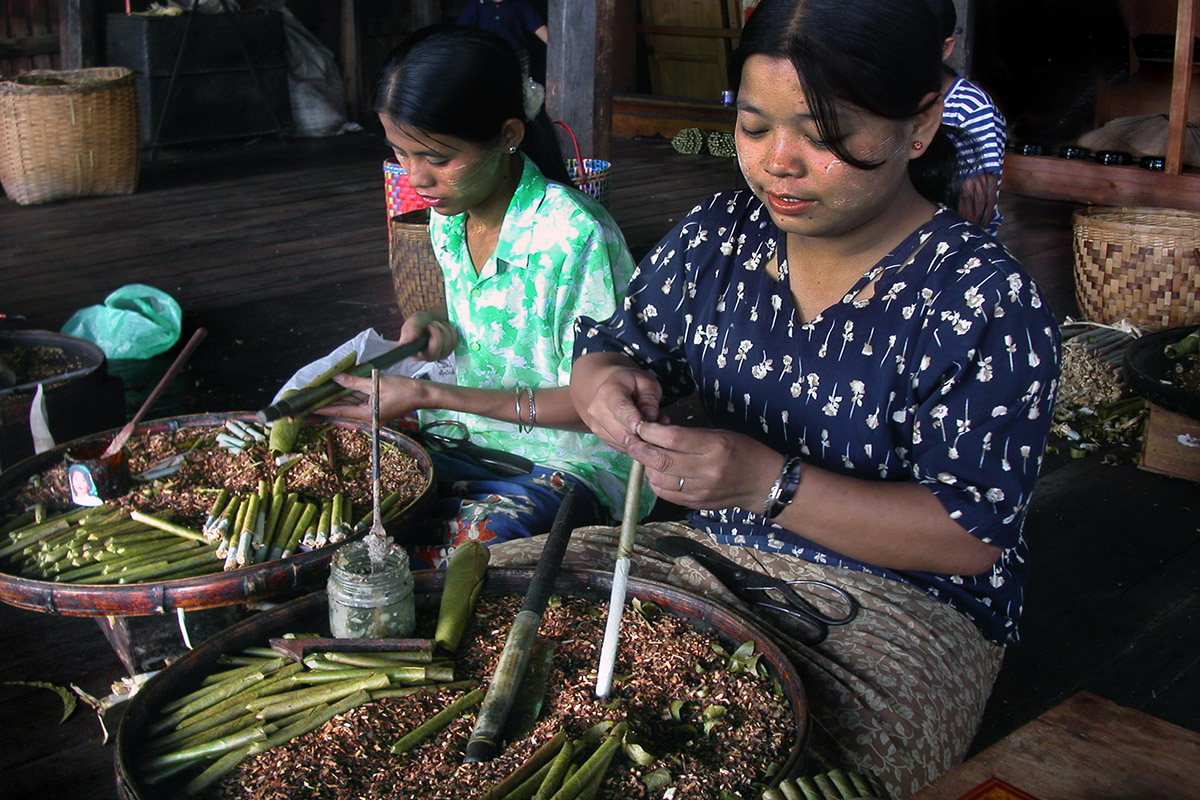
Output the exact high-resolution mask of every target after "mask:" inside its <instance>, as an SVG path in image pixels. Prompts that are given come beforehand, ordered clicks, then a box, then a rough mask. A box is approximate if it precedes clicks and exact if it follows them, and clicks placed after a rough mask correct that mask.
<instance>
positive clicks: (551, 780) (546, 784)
mask: <svg viewBox="0 0 1200 800" xmlns="http://www.w3.org/2000/svg"><path fill="white" fill-rule="evenodd" d="M576 747H577V745H576V744H575V743H574V742H572V741H571V740H570V739H568V740H567V741H565V742H563V743H562V747H560V748H559V749H558V755H556V756H555V757H554V761H553V762H551V764H550V771H549V772H547V773H546V777H545V779H543V780H542V784H541V786H539V787H538V790H537V791H536V792H534V795H533V800H549V798H551V797H553V796H554V793H555V792H557V791H558V790H559V788H560V787H561V786H562V784H563V780H565V779H566V777H567V767H569V766H570V765H571V759H572V758H573V757H574V756H575V749H576Z"/></svg>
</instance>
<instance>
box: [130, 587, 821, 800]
mask: <svg viewBox="0 0 1200 800" xmlns="http://www.w3.org/2000/svg"><path fill="white" fill-rule="evenodd" d="M445 574H446V573H445V570H418V571H417V572H414V573H413V578H414V581H415V584H416V586H415V591H416V598H417V614H418V616H421V615H428V614H436V613H437V607H438V603H439V602H440V599H441V594H442V584H443V581H444V580H445ZM532 577H533V570H529V569H495V568H493V569H489V570H488V573H487V580H486V582H485V583H484V586H483V591H482V594H484V595H499V594H524V592H525V590H526V589H527V588H528V587H529V582H530V580H531V579H532ZM611 586H612V575H611V574H610V573H606V572H597V571H593V570H563V571H562V572H561V573H560V574H559V576H558V578H557V580H556V581H555V584H554V590H555V592H557V593H558V594H560V595H567V596H572V597H585V598H590V599H593V600H595V601H596V602H597V603H606V602H607V601H608V599H609V597H610V594H611ZM627 595H628V597H630V598H633V597H636V598H638V599H639V600H642V601H649V602H652V603H654V604H656V605H658V606H659V607H661V608H662V609H664V610H666V611H669V612H671V613H673V614H676V615H678V616H680V617H683V618H684V619H686V620H688V621H689V622H690V623H691V625H692V626H693V627H694V628H695V629H696V630H699V631H703V632H710V633H714V634H715V635H716V636H718V638H720V640H721V641H722V643H723V644H724V645H726V646H728V647H729V648H730V649H731V650H732V649H734V648H736V647H737V646H738V645H740V644H742V643H743V642H747V641H753V642H754V643H755V647H756V648H757V650H758V651H759V652H760V653H761V654H762V657H761V659H762V660H761V662H760V663H763V664H765V665H766V667H767V670H768V673H769V674H770V675H771V676H772V677H773V678H774V679H775V680H777V681H778V682H779V685H780V688H781V690H782V692H783V695H784V697H785V698H787V701H788V703H789V706H790V709H791V718H792V724H793V725H794V733H795V739H794V740H793V743H792V747H791V749H790V750H789V753H788V757H787V759H786V760H785V761H784V763H783V764H782V765H780V766H781V768H780V770H779V772H778V773H776V775H774V776H773V777H772V778H771V780H772V781H773V782H775V783H777V782H778V781H780V780H782V779H784V778H795V777H796V776H798V775H800V774H801V771H802V770H803V768H804V751H805V744H806V741H807V735H806V734H807V731H808V700H807V698H806V696H805V693H804V685H803V683H802V682H801V680H800V676H799V674H798V673H797V672H796V668H795V667H794V666H793V665H792V663H791V662H790V661H789V660H788V658H787V656H786V655H784V653H783V651H782V650H780V649H779V647H778V645H776V644H775V643H774V642H773V641H772V640H771V639H770V637H769V636H767V634H765V633H764V632H763V631H762V630H761V629H760V628H758V627H757V626H756V625H754V623H753V622H751V621H750V620H748V619H747V618H745V617H743V616H741V615H740V614H737V613H735V612H733V611H731V610H729V609H727V608H725V607H724V606H719V605H716V604H715V603H712V602H711V601H709V600H706V599H704V598H703V597H700V596H698V595H695V594H692V593H691V592H688V591H685V590H683V589H680V588H678V587H675V586H670V585H668V584H664V583H658V582H656V581H650V580H644V579H641V578H630V579H629V585H628V589H627ZM327 608H328V606H327V602H326V596H325V593H324V592H313V593H312V594H309V595H306V596H304V597H299V598H296V599H294V600H291V601H289V602H287V603H283V604H281V605H279V606H276V607H275V608H274V609H272V610H270V611H264V612H261V613H259V614H256V615H255V616H253V617H250V618H248V619H245V620H243V621H241V622H239V623H237V624H235V625H233V626H231V627H229V628H227V629H226V630H224V631H223V632H221V633H219V634H217V635H216V636H213V637H211V638H210V639H208V640H207V641H205V642H204V644H202V645H200V646H199V647H197V648H196V649H195V650H192V651H191V652H189V653H188V654H187V655H186V656H184V657H183V658H181V659H179V660H178V661H176V662H175V663H173V664H171V666H169V667H167V668H166V669H164V670H163V671H161V672H160V673H158V674H157V675H155V676H154V677H153V678H151V679H150V680H149V681H148V682H147V683H146V684H145V686H143V687H142V689H141V691H139V692H138V693H137V694H136V695H134V697H133V699H132V700H130V701H129V707H128V709H127V710H126V712H125V716H124V717H123V718H122V719H121V724H120V727H119V728H118V729H117V738H116V748H115V749H114V752H113V761H114V767H115V770H116V779H117V789H118V793H119V794H120V796H121V797H122V798H124V800H167V799H168V798H174V797H175V795H174V794H173V793H172V791H170V790H169V788H168V786H167V784H166V783H164V784H161V785H157V786H152V785H149V784H146V783H145V782H143V781H141V780H140V779H139V778H138V772H137V769H136V763H137V762H136V758H137V755H138V750H139V748H140V746H141V744H142V743H143V741H144V739H145V732H146V729H147V727H148V725H149V723H150V721H151V720H153V719H155V718H156V717H157V714H158V710H159V709H160V708H161V707H162V706H163V705H165V704H166V703H169V702H170V701H172V700H174V699H175V698H177V697H181V696H183V695H185V694H187V693H188V692H190V691H192V690H194V689H196V688H197V687H198V686H199V685H200V682H201V681H202V680H203V678H204V677H205V676H206V675H207V674H209V673H210V672H213V671H214V670H215V669H217V665H216V661H217V659H218V658H219V657H220V656H221V655H222V654H232V653H236V652H238V651H241V650H243V649H244V648H246V647H251V646H262V645H264V644H265V642H266V641H267V640H268V639H270V638H271V637H272V636H280V635H282V634H284V633H288V632H294V631H297V630H304V631H312V632H317V633H324V632H326V631H328V630H329V617H328V610H327Z"/></svg>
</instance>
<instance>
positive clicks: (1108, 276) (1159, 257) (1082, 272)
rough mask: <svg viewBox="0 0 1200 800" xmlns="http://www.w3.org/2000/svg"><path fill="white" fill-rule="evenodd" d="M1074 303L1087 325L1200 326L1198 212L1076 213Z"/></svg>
mask: <svg viewBox="0 0 1200 800" xmlns="http://www.w3.org/2000/svg"><path fill="white" fill-rule="evenodd" d="M1074 231H1075V232H1074V244H1073V250H1074V253H1075V300H1076V302H1077V303H1078V305H1079V313H1080V314H1081V315H1082V317H1083V318H1084V319H1087V320H1091V321H1093V322H1101V323H1104V324H1106V325H1111V324H1112V323H1115V322H1118V321H1119V320H1122V319H1127V320H1129V321H1130V322H1132V323H1133V324H1134V325H1137V326H1139V327H1141V328H1144V329H1146V330H1148V331H1158V330H1163V329H1165V328H1174V327H1179V326H1181V325H1188V324H1193V323H1197V322H1200V214H1196V213H1193V212H1189V211H1179V210H1176V209H1168V208H1111V207H1095V208H1084V209H1080V210H1078V211H1076V212H1075V214H1074Z"/></svg>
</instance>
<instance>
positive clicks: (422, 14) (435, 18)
mask: <svg viewBox="0 0 1200 800" xmlns="http://www.w3.org/2000/svg"><path fill="white" fill-rule="evenodd" d="M441 19H442V1H441V0H414V2H413V5H412V24H413V28H414V29H416V28H424V27H426V26H428V25H433V24H435V23H437V22H440V21H441Z"/></svg>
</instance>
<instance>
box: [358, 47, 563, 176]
mask: <svg viewBox="0 0 1200 800" xmlns="http://www.w3.org/2000/svg"><path fill="white" fill-rule="evenodd" d="M525 82H526V76H525V74H524V71H523V70H522V68H521V61H520V59H519V58H518V56H517V53H516V51H515V50H513V48H512V45H510V44H509V43H508V42H507V41H505V39H504V38H503V37H500V36H497V35H496V34H494V33H491V32H489V31H484V30H480V29H478V28H468V27H463V26H459V25H433V26H430V27H428V28H422V29H421V30H418V31H416V32H415V33H413V34H412V35H411V36H409V37H408V38H407V39H405V40H404V41H403V42H402V43H401V44H400V45H399V46H397V47H396V49H395V50H393V51H392V53H391V54H390V55H389V56H388V59H387V62H386V63H385V64H384V65H383V69H381V70H380V72H379V76H378V78H377V79H376V81H375V91H374V96H373V104H374V109H375V113H377V114H383V115H386V116H387V117H388V118H390V119H392V120H394V121H395V122H397V123H399V124H402V125H410V126H412V127H414V128H417V129H419V130H422V131H427V132H428V133H433V134H443V135H446V136H454V137H456V138H459V139H463V140H466V141H468V142H474V143H476V144H480V145H489V146H490V145H493V144H495V143H496V142H497V141H499V139H500V131H501V127H502V126H503V125H504V122H505V121H506V120H510V119H519V120H522V121H524V122H525V138H524V139H523V140H522V142H521V150H523V151H524V152H525V153H526V154H527V155H528V156H529V157H530V158H531V159H532V160H533V162H534V163H535V164H537V166H538V168H539V169H540V170H541V171H542V174H544V175H545V176H546V177H547V178H549V179H550V180H553V181H558V182H560V183H565V184H567V185H571V179H570V177H569V176H568V175H567V169H566V165H565V164H564V163H563V157H562V151H561V150H560V148H559V146H558V136H557V134H556V133H555V131H554V126H553V124H552V123H551V122H550V118H549V117H548V116H547V115H546V111H545V109H544V108H543V109H541V110H539V111H538V113H537V115H536V116H535V117H534V119H532V120H527V119H526V118H525Z"/></svg>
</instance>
